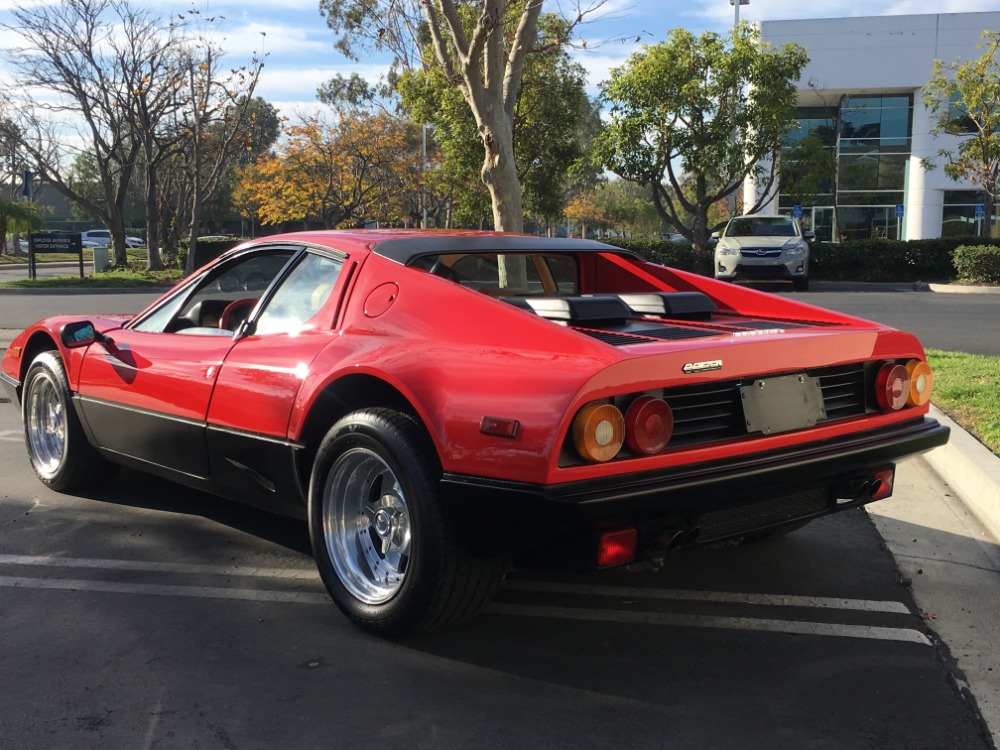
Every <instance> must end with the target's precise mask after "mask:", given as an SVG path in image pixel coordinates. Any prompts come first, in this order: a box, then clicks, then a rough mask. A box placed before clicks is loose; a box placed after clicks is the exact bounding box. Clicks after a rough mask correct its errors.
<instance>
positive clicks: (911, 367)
mask: <svg viewBox="0 0 1000 750" xmlns="http://www.w3.org/2000/svg"><path fill="white" fill-rule="evenodd" d="M906 373H907V375H909V376H910V394H909V396H908V397H907V399H906V403H908V404H909V405H910V406H923V405H924V404H926V403H927V402H928V401H930V400H931V390H932V389H933V388H934V372H933V371H932V370H931V366H930V365H929V364H927V363H926V362H921V361H920V360H919V359H911V360H910V361H909V362H907V363H906Z"/></svg>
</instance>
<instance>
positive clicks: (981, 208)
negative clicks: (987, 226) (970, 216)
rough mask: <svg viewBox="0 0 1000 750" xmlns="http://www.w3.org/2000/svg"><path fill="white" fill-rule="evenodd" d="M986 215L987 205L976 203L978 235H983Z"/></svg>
mask: <svg viewBox="0 0 1000 750" xmlns="http://www.w3.org/2000/svg"><path fill="white" fill-rule="evenodd" d="M984 216H986V206H984V205H983V204H982V203H977V204H976V236H977V237H982V236H983V217H984Z"/></svg>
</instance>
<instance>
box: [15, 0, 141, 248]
mask: <svg viewBox="0 0 1000 750" xmlns="http://www.w3.org/2000/svg"><path fill="white" fill-rule="evenodd" d="M130 13H131V11H130V10H129V8H128V5H127V4H126V3H124V2H119V0H63V1H62V2H60V3H58V4H56V5H33V6H20V7H16V8H15V9H14V10H13V11H12V15H13V17H14V19H15V21H16V24H12V25H6V28H8V29H11V30H13V31H15V32H16V33H17V34H18V35H19V36H20V37H21V38H22V39H24V40H25V41H26V42H27V44H26V47H25V48H24V49H22V50H17V51H15V52H13V53H10V56H11V57H12V60H14V61H16V63H17V64H16V68H15V70H16V73H15V86H14V87H13V88H12V89H9V90H8V91H9V92H15V93H16V94H17V95H20V97H23V98H20V99H19V100H16V101H12V102H11V103H10V105H9V106H10V110H11V113H12V115H13V116H15V117H17V125H18V127H19V129H20V131H19V132H20V146H21V147H22V149H23V150H24V151H25V152H26V153H27V155H28V156H29V158H30V159H31V161H32V162H33V163H34V164H35V165H36V167H37V169H38V171H39V178H40V179H42V180H44V181H46V182H48V183H49V184H51V185H52V186H53V187H54V188H55V189H56V190H58V191H59V192H60V193H62V194H63V195H65V196H66V197H67V198H69V199H71V200H73V201H76V202H78V203H79V204H80V205H82V206H84V207H85V208H86V209H87V210H88V211H90V212H92V213H93V214H94V215H95V216H98V217H99V218H100V219H101V221H103V222H104V224H105V226H107V228H108V229H109V230H110V231H111V236H112V238H113V240H114V248H115V258H116V261H117V262H118V263H125V261H126V256H125V218H124V206H125V199H126V196H127V191H128V188H129V183H130V181H131V178H132V173H133V171H134V169H135V166H136V159H137V156H138V154H139V152H140V149H141V143H140V142H139V141H138V139H136V138H135V137H134V132H133V128H132V126H131V118H130V114H131V111H132V109H131V106H130V100H131V97H132V93H131V91H130V90H129V85H128V82H127V81H126V80H124V79H123V77H122V75H121V73H120V70H119V65H120V64H121V62H120V57H119V54H118V52H120V51H121V50H119V49H118V45H119V41H118V36H117V35H116V33H115V32H116V31H118V30H120V29H122V28H123V27H124V28H125V29H128V24H126V23H125V19H126V18H128V17H129V15H130ZM123 56H124V57H125V58H126V59H127V53H124V52H123ZM131 62H133V61H130V63H131ZM136 65H138V62H136ZM71 134H74V135H75V136H76V138H71V137H70V135H71ZM83 151H86V152H89V154H90V155H91V156H92V157H93V159H94V163H95V165H96V166H97V170H98V174H99V177H100V182H101V187H102V192H103V197H104V200H103V201H93V200H89V199H87V198H86V197H85V196H83V195H81V194H80V193H79V192H78V191H76V190H74V189H73V186H72V181H71V179H70V177H69V174H68V172H67V169H68V168H69V167H68V165H70V164H72V162H73V157H74V156H75V155H76V154H78V153H81V152H83Z"/></svg>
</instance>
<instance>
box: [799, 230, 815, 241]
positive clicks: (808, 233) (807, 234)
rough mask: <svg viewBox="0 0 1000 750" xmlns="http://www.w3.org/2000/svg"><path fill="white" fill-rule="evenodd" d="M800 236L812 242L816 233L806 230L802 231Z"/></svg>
mask: <svg viewBox="0 0 1000 750" xmlns="http://www.w3.org/2000/svg"><path fill="white" fill-rule="evenodd" d="M802 236H803V237H805V238H806V239H807V240H814V239H816V233H815V232H814V231H812V230H811V229H807V230H806V231H804V232H803V233H802Z"/></svg>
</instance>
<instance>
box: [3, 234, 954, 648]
mask: <svg viewBox="0 0 1000 750" xmlns="http://www.w3.org/2000/svg"><path fill="white" fill-rule="evenodd" d="M0 377H2V382H3V384H4V385H5V386H6V388H7V390H9V391H10V393H11V395H12V396H13V398H14V399H16V402H17V403H19V404H20V406H21V411H22V415H23V419H24V429H25V436H26V443H27V448H28V454H29V456H30V459H31V463H32V465H33V467H34V469H35V471H36V473H37V474H38V477H39V479H40V480H41V481H42V482H43V483H44V484H46V485H48V486H49V487H51V488H52V489H55V490H59V491H67V492H69V491H73V490H76V489H78V488H81V487H84V486H86V485H91V484H94V483H96V482H100V481H105V480H107V479H108V478H110V477H113V476H114V469H115V468H116V467H117V466H118V465H128V466H132V467H137V468H139V469H142V470H145V471H149V472H152V473H155V474H158V475H161V476H164V477H168V478H170V479H172V480H176V481H178V482H181V483H184V484H186V485H190V486H192V487H197V488H200V489H204V490H209V491H211V492H214V493H217V494H219V495H223V496H225V497H228V498H232V499H235V500H239V501H243V502H248V503H254V504H258V505H260V506H263V507H265V508H268V509H270V510H272V511H277V512H281V513H288V514H292V515H295V516H299V517H302V518H304V519H307V520H308V523H309V529H310V535H311V538H312V544H313V549H314V552H315V557H316V562H317V565H318V567H319V571H320V573H321V575H322V578H323V581H324V583H325V584H326V586H327V588H328V589H329V592H330V594H331V596H332V598H333V600H334V601H335V602H336V604H337V605H338V606H339V607H340V608H341V609H342V610H343V611H344V612H345V614H346V615H347V616H348V617H350V618H351V619H352V620H353V621H354V622H356V623H357V624H359V625H360V626H362V627H363V628H365V629H367V630H369V631H371V632H374V633H378V634H381V635H384V636H389V637H391V636H398V635H401V634H404V633H407V632H410V631H413V630H417V629H425V628H430V627H436V626H440V625H445V624H448V623H451V622H455V621H457V620H459V619H462V618H465V617H468V616H470V615H471V614H473V613H475V612H476V611H477V610H478V609H480V608H481V607H482V606H483V605H484V604H485V603H486V602H487V601H488V600H489V599H490V597H491V595H492V594H493V593H494V591H495V590H496V587H497V585H498V584H499V582H500V579H501V577H502V575H503V571H504V568H505V566H506V565H507V564H508V561H510V560H512V559H517V560H528V561H536V562H539V561H546V562H551V561H552V560H553V559H554V560H556V561H558V562H560V563H561V564H569V563H572V564H574V565H585V566H590V567H606V566H613V565H623V564H628V563H631V562H633V561H636V560H640V559H643V558H658V557H660V556H662V555H663V554H664V553H665V552H667V551H668V550H671V549H674V548H677V547H683V546H688V545H693V544H700V543H707V542H714V541H717V540H721V539H727V538H739V537H748V536H759V535H762V534H767V533H776V532H782V531H787V530H789V529H791V528H794V527H797V526H799V525H801V524H802V523H804V522H806V521H808V520H810V519H813V518H816V517H818V516H822V515H824V514H827V513H832V512H835V511H840V510H844V509H847V508H854V507H857V506H859V505H862V504H864V503H868V502H870V501H872V500H878V499H880V498H885V497H888V496H889V495H890V494H891V492H892V485H893V477H894V470H895V464H894V462H895V461H897V460H898V459H900V458H902V457H904V456H908V455H911V454H914V453H918V452H921V451H925V450H928V449H930V448H933V447H934V446H937V445H941V444H942V443H944V442H945V441H946V440H947V438H948V431H947V429H946V428H944V427H942V426H941V425H939V424H938V423H937V422H935V421H934V420H932V419H928V418H927V416H926V415H927V412H928V402H929V400H930V395H931V387H932V380H933V375H932V373H931V369H930V368H929V366H928V365H927V363H926V361H925V357H924V352H923V349H922V348H921V346H920V344H919V342H918V341H917V340H916V338H914V337H913V336H912V335H910V334H907V333H902V332H900V331H897V330H893V329H891V328H888V327H886V326H882V325H879V324H876V323H870V322H867V321H864V320H859V319H856V318H852V317H848V316H845V315H840V314H837V313H833V312H829V311H827V310H822V309H819V308H816V307H812V306H810V305H806V304H802V303H799V302H794V301H789V300H787V299H782V298H778V297H774V296H771V295H768V294H763V293H760V292H757V291H753V290H750V289H745V288H741V287H738V286H732V285H729V284H725V283H722V282H718V281H715V280H713V279H707V278H702V277H699V276H696V275H692V274H689V273H684V272H681V271H675V270H671V269H669V268H665V267H663V266H659V265H655V264H652V263H648V262H646V261H644V260H642V259H641V258H639V257H637V256H635V255H633V254H631V253H629V252H626V251H623V250H620V249H618V248H615V247H611V246H608V245H605V244H601V243H598V242H592V241H586V240H575V239H565V240H560V239H545V238H537V237H525V236H512V235H503V234H494V233H481V232H433V231H422V232H421V231H409V232H407V231H322V232H304V233H293V234H284V235H278V236H274V237H268V238H264V239H259V240H254V241H252V242H248V243H245V244H243V245H241V246H240V247H238V248H235V249H234V250H232V251H230V252H229V253H227V254H226V255H224V256H223V257H221V258H220V259H219V260H218V261H216V262H214V263H212V264H210V265H209V266H206V267H205V268H202V269H201V270H200V271H198V272H197V273H196V274H194V275H193V276H191V277H190V278H188V279H187V280H185V281H184V282H183V283H181V284H180V285H178V286H177V287H175V288H174V289H173V290H171V291H170V292H168V293H167V294H165V295H164V296H163V297H161V298H160V299H159V300H158V301H156V302H155V303H154V304H153V305H151V306H150V307H149V308H147V309H146V310H144V311H143V312H142V313H140V314H139V315H136V316H130V317H127V316H120V315H109V316H91V317H90V318H87V319H84V318H79V317H54V318H48V319H46V320H43V321H40V322H39V323H37V324H35V325H33V326H31V327H30V328H29V329H28V330H26V331H25V332H23V333H22V334H21V335H20V336H18V338H17V339H16V340H15V341H14V342H13V344H12V345H11V346H10V348H9V349H8V350H7V352H6V354H5V356H4V358H3V362H2V375H0Z"/></svg>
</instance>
